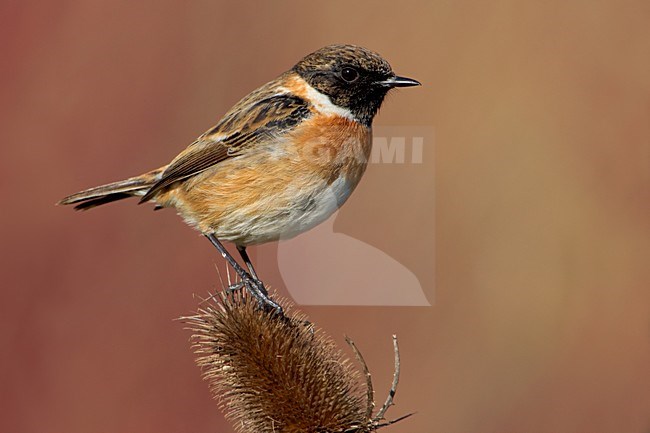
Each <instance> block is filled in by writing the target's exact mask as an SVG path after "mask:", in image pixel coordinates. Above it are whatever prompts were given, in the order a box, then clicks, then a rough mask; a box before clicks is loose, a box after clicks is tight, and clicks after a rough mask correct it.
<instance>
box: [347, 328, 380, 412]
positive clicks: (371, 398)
mask: <svg viewBox="0 0 650 433" xmlns="http://www.w3.org/2000/svg"><path fill="white" fill-rule="evenodd" d="M345 341H346V343H348V345H350V347H351V348H352V351H353V352H354V357H355V358H356V359H357V361H358V362H359V364H361V368H363V375H364V376H365V377H366V397H367V399H368V404H367V406H366V419H371V417H372V411H373V410H374V409H375V391H374V388H373V386H372V376H371V375H370V370H369V369H368V364H366V360H365V359H363V355H362V354H361V352H360V351H359V349H358V348H357V345H356V344H354V341H352V339H351V338H350V337H348V336H346V337H345Z"/></svg>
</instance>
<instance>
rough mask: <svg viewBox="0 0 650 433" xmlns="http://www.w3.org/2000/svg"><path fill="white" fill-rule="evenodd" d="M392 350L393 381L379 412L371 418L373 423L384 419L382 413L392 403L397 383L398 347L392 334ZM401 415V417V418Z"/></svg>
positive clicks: (395, 336) (383, 413)
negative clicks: (393, 360) (393, 354)
mask: <svg viewBox="0 0 650 433" xmlns="http://www.w3.org/2000/svg"><path fill="white" fill-rule="evenodd" d="M393 351H394V352H395V371H394V372H393V383H392V385H391V387H390V391H389V392H388V397H386V401H385V402H384V405H383V406H382V407H381V409H379V412H377V415H375V417H374V418H373V419H372V422H373V423H379V421H381V420H382V419H384V415H385V414H386V411H387V410H388V408H389V407H391V406H392V405H393V397H395V392H396V391H397V384H398V383H399V367H400V366H399V347H398V346H397V335H393ZM403 418H404V417H402V418H401V419H403ZM397 421H399V419H398V420H396V421H393V422H391V423H389V424H393V423H395V422H397Z"/></svg>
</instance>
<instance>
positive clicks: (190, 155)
mask: <svg viewBox="0 0 650 433" xmlns="http://www.w3.org/2000/svg"><path fill="white" fill-rule="evenodd" d="M258 92H259V91H258ZM258 92H255V93H253V94H251V95H249V96H248V97H246V98H245V99H244V100H242V101H241V102H240V103H239V104H237V105H236V106H235V107H233V109H232V110H231V111H230V112H229V113H228V114H226V116H224V118H223V119H222V120H221V121H220V122H219V123H218V124H217V126H215V127H214V128H212V129H210V130H209V131H207V132H206V133H205V134H203V135H202V136H201V137H199V138H198V139H197V140H196V141H195V142H194V143H192V144H191V145H190V146H189V147H188V148H187V149H185V150H184V151H183V152H182V153H181V154H180V155H178V156H177V157H176V158H175V159H174V160H173V161H172V162H171V163H170V164H169V166H167V168H166V169H165V171H164V172H163V173H162V176H161V178H160V180H158V181H157V182H156V183H155V184H154V185H153V186H152V187H151V188H150V189H149V190H148V191H147V193H146V194H145V195H144V196H143V197H142V199H141V200H140V203H143V202H146V201H148V200H150V199H151V198H152V197H153V196H154V195H155V194H156V193H157V192H159V191H161V190H162V189H164V188H167V187H168V186H170V185H172V184H173V183H175V182H178V181H180V180H183V179H187V178H189V177H192V176H195V175H197V174H199V173H201V172H202V171H205V170H207V169H208V168H210V167H212V166H214V165H215V164H218V163H219V162H221V161H223V160H225V159H227V158H231V157H233V156H237V155H240V154H242V153H244V152H245V151H246V149H247V148H250V147H251V146H252V145H254V144H256V143H259V142H260V141H264V140H272V139H274V138H276V137H278V136H280V135H281V134H283V133H285V132H287V131H289V130H291V129H292V128H293V127H294V126H296V125H297V124H298V123H299V122H300V121H301V120H303V119H305V118H307V117H309V116H310V115H311V111H310V109H309V103H308V102H307V101H305V100H304V99H302V98H300V97H298V96H295V95H290V94H270V95H268V96H266V97H264V95H260V94H259V93H258ZM254 96H262V98H261V99H257V98H255V97H254ZM247 102H248V103H247Z"/></svg>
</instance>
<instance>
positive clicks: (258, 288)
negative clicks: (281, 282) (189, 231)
mask: <svg viewBox="0 0 650 433" xmlns="http://www.w3.org/2000/svg"><path fill="white" fill-rule="evenodd" d="M205 237H207V238H208V240H209V241H210V243H212V245H214V247H215V248H216V249H217V250H218V251H219V253H220V254H221V256H222V257H223V258H224V259H226V261H227V262H228V264H229V265H230V266H232V268H233V269H234V270H235V272H237V274H238V275H239V276H240V278H241V280H242V283H243V284H244V286H245V287H246V288H247V289H248V292H249V293H250V294H251V295H252V296H253V297H254V298H255V299H257V302H259V303H260V304H261V305H262V306H264V307H266V308H272V309H274V310H275V311H277V312H278V313H280V314H283V313H282V307H280V305H278V304H277V303H276V302H274V301H273V300H271V298H269V295H268V292H267V291H266V288H265V287H264V284H262V282H261V281H260V280H258V279H257V277H256V276H255V277H253V276H251V275H250V274H249V273H248V272H246V271H245V270H244V268H242V267H241V266H240V265H239V263H237V261H236V260H235V259H234V258H233V257H232V256H231V255H230V253H229V252H228V250H226V248H225V247H224V246H223V245H222V244H221V242H219V239H217V237H216V236H215V235H214V234H213V233H211V234H206V235H205ZM251 266H252V265H251Z"/></svg>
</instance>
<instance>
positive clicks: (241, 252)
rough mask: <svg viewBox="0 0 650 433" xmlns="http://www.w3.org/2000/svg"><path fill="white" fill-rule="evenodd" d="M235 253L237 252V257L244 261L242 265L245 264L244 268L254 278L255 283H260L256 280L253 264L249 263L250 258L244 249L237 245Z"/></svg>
mask: <svg viewBox="0 0 650 433" xmlns="http://www.w3.org/2000/svg"><path fill="white" fill-rule="evenodd" d="M237 251H239V255H240V256H241V258H242V259H243V260H244V263H246V267H247V268H248V271H249V272H250V274H251V276H252V277H253V278H255V279H256V280H257V281H260V279H259V278H257V273H256V272H255V268H253V263H252V262H251V259H250V257H248V253H247V252H246V247H243V246H240V245H237Z"/></svg>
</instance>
